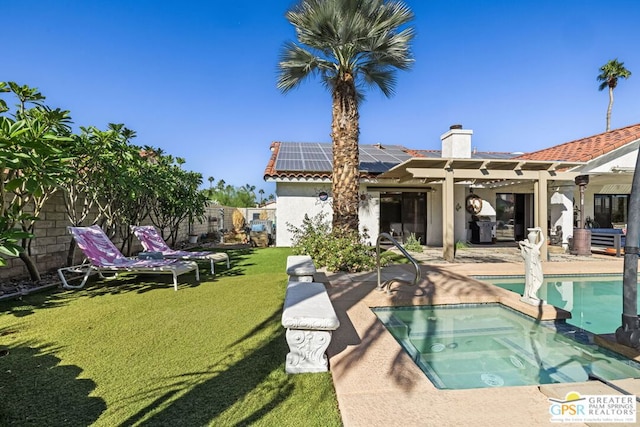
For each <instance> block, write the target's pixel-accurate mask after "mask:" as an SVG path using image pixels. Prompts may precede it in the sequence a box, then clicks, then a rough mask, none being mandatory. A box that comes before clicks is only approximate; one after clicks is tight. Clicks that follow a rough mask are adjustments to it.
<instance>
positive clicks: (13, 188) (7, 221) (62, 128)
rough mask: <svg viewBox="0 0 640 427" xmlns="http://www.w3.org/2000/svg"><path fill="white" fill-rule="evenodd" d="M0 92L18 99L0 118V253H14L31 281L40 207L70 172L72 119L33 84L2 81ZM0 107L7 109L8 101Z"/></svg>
mask: <svg viewBox="0 0 640 427" xmlns="http://www.w3.org/2000/svg"><path fill="white" fill-rule="evenodd" d="M0 92H12V93H13V95H15V97H16V98H17V99H18V101H19V103H18V105H17V106H16V110H15V111H14V113H13V114H12V115H4V116H0V187H1V188H0V246H3V245H4V246H3V247H4V249H5V250H0V252H2V253H4V254H5V255H12V254H17V255H18V256H19V257H20V259H21V260H22V261H23V262H24V264H25V267H26V268H27V271H28V272H29V276H30V277H31V279H32V280H40V272H39V270H38V267H37V265H36V263H35V261H34V260H33V258H32V256H33V251H32V243H33V236H34V231H35V228H36V224H37V222H36V221H37V219H38V217H39V215H40V213H41V210H42V207H43V206H44V204H45V202H46V201H47V200H48V199H49V198H50V197H51V196H52V195H53V194H54V193H55V192H56V191H57V190H58V188H59V186H60V184H61V182H62V181H63V179H64V177H65V176H66V175H67V174H68V171H69V168H68V161H69V155H68V154H67V153H66V152H65V150H64V149H63V144H64V143H65V142H68V141H69V140H70V135H71V128H70V123H71V118H70V116H69V112H68V111H64V110H60V109H55V110H53V109H51V108H49V107H47V106H46V105H43V104H42V101H43V100H44V99H45V98H44V96H42V94H41V93H40V92H38V90H37V89H35V88H30V87H29V86H20V85H18V84H16V83H15V82H9V83H8V84H7V83H0ZM0 107H1V109H2V110H0V112H2V113H7V112H9V109H8V108H7V107H6V103H2V104H1V105H0ZM16 233H18V234H16ZM3 235H4V236H5V238H4V239H3V237H2V236H3ZM6 236H9V238H8V239H7V238H6ZM18 239H19V241H20V245H19V246H20V249H19V250H17V251H16V246H17V242H18ZM7 245H8V246H7ZM7 248H8V249H9V250H6V249H7Z"/></svg>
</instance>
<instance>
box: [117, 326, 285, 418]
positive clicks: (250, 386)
mask: <svg viewBox="0 0 640 427" xmlns="http://www.w3.org/2000/svg"><path fill="white" fill-rule="evenodd" d="M277 317H278V316H277V313H274V315H273V316H271V317H270V319H274V318H277ZM287 348H288V347H287V344H286V340H285V337H284V330H281V329H280V328H279V329H278V330H277V331H274V333H272V334H270V335H269V337H268V338H267V339H266V340H265V341H264V342H263V343H262V344H261V345H260V346H258V347H257V348H255V349H254V350H253V351H252V352H250V353H248V354H247V355H246V356H245V357H243V358H242V359H241V360H238V361H237V362H236V363H234V364H232V365H229V366H225V361H224V358H225V357H226V356H223V357H222V358H221V360H220V361H219V363H216V364H215V365H213V366H212V367H211V369H210V370H209V371H207V372H192V373H185V374H183V375H181V376H180V377H178V378H176V379H175V380H176V383H175V384H174V385H173V386H172V387H171V389H170V390H166V391H165V392H164V394H163V395H162V396H160V397H159V398H157V399H156V400H154V401H153V402H152V403H151V404H149V405H148V406H147V407H146V408H144V409H142V410H141V411H140V412H138V413H137V414H135V415H134V416H132V417H130V418H129V419H127V420H125V421H124V422H123V423H122V425H125V426H130V425H149V426H151V425H207V424H209V423H210V422H212V421H213V420H215V419H216V418H217V417H219V416H220V415H221V414H223V413H224V412H225V411H227V410H229V409H230V408H232V407H234V406H235V405H237V404H238V402H239V401H241V400H244V399H247V401H248V402H247V403H245V404H244V405H242V407H240V408H238V406H236V408H234V410H237V411H239V412H240V413H242V415H241V416H242V417H243V419H234V421H233V425H238V426H239V425H251V424H253V423H256V422H258V421H259V420H261V419H262V418H263V417H264V416H265V415H266V414H268V413H269V412H271V411H272V410H273V409H275V408H276V407H278V406H279V405H280V404H281V403H282V402H284V401H286V400H287V399H288V398H289V397H290V396H291V394H292V393H293V391H294V385H293V383H292V382H291V380H290V379H289V377H288V376H282V377H281V378H283V379H277V378H278V377H277V376H273V375H272V373H273V372H274V371H275V370H277V369H283V361H284V357H285V353H286V349H287ZM203 376H206V377H208V379H205V380H204V381H203V380H201V378H202V377H203ZM269 377H272V378H271V379H269ZM183 389H188V391H187V392H186V393H184V394H183V395H182V396H180V397H178V398H176V399H175V400H173V399H174V398H175V395H176V394H177V393H181V392H182V390H183ZM152 392H154V393H155V392H157V390H156V391H152ZM252 393H255V395H254V396H253V397H254V398H256V399H259V400H260V401H262V402H265V403H264V404H263V405H262V406H260V407H258V408H255V409H254V410H252V411H250V412H248V411H246V409H244V408H246V407H247V406H250V405H251V398H252V397H251V394H252ZM265 395H269V396H271V397H270V398H265ZM169 401H170V402H169ZM167 402H169V403H167ZM163 406H164V409H160V408H161V407H163ZM158 409H160V411H159V412H157V413H155V414H153V415H151V416H149V417H147V416H148V414H149V413H151V412H155V411H157V410H158ZM243 409H244V411H245V412H243ZM239 416H240V414H239ZM143 419H144V421H141V420H143Z"/></svg>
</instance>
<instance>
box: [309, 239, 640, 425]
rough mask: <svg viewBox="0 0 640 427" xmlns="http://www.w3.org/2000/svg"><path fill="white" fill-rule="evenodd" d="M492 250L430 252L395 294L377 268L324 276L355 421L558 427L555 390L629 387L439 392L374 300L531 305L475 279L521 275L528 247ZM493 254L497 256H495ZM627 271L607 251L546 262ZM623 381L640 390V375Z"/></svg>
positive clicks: (561, 270)
mask: <svg viewBox="0 0 640 427" xmlns="http://www.w3.org/2000/svg"><path fill="white" fill-rule="evenodd" d="M483 250H484V252H482V251H481V250H478V252H476V253H474V251H475V249H473V250H468V251H467V250H464V251H458V254H457V261H459V262H455V263H446V262H444V261H443V260H442V259H441V258H440V259H439V260H438V259H436V257H437V256H438V252H437V249H435V250H434V251H433V253H428V250H425V253H423V254H419V256H417V257H416V258H420V259H421V260H422V261H423V262H425V264H423V265H422V266H421V273H422V280H421V281H420V283H419V284H418V285H417V286H409V285H407V284H400V283H394V284H392V286H391V289H392V292H391V294H390V295H387V293H385V292H380V291H378V290H376V286H377V274H376V273H375V272H374V273H371V272H369V273H359V274H348V273H323V274H321V275H320V276H323V275H324V277H320V279H322V281H324V282H325V284H326V285H327V290H328V293H329V295H330V297H331V300H332V302H333V304H334V308H335V310H336V313H337V314H338V317H339V319H340V328H339V329H338V330H337V331H335V333H334V335H333V339H332V342H331V345H330V346H329V349H328V351H327V353H328V355H329V358H330V367H331V373H332V376H333V381H334V385H335V389H336V394H337V397H338V404H339V407H340V412H341V415H342V420H343V423H344V425H345V426H347V427H351V426H367V427H371V426H383V425H384V426H432V425H433V426H459V425H466V426H548V425H550V424H551V423H550V421H549V420H550V415H549V406H550V405H549V401H548V398H549V397H552V398H556V399H564V398H565V396H566V394H567V393H568V392H570V391H575V392H578V393H580V394H581V395H613V394H620V393H619V392H618V391H616V390H615V389H613V388H611V387H609V386H607V385H605V384H603V383H600V382H595V381H590V382H586V383H571V384H553V385H545V386H521V387H505V388H485V389H471V390H439V389H437V388H436V387H435V386H434V385H433V384H432V383H431V382H430V381H429V379H428V378H427V377H426V375H425V374H424V373H423V372H422V371H421V370H420V369H419V368H418V367H417V365H415V364H414V362H413V361H412V360H411V359H410V357H409V356H408V355H407V354H406V353H405V352H404V350H403V349H402V348H401V347H400V345H399V344H398V343H397V342H396V340H395V339H394V338H393V337H392V336H391V334H390V333H388V332H387V330H386V329H385V328H384V326H383V325H382V323H380V322H379V321H378V320H377V318H376V316H375V315H374V314H373V312H372V311H371V309H370V307H375V306H392V305H430V304H451V303H465V302H467V303H470V302H493V301H496V302H501V303H503V304H506V305H510V306H512V307H514V308H516V309H518V304H521V305H524V304H522V303H520V302H519V301H518V297H517V296H516V295H515V294H513V293H511V292H509V291H505V290H503V289H500V288H497V287H495V286H492V285H488V284H485V283H482V282H479V281H477V280H474V279H472V278H470V277H469V276H473V275H521V274H523V273H524V265H523V263H522V260H521V259H519V251H518V250H517V249H516V248H484V249H483ZM461 252H465V253H464V254H461ZM440 253H441V252H440ZM514 253H515V254H514ZM465 255H466V256H468V258H465ZM489 259H491V261H492V262H487V260H489ZM474 260H475V262H474ZM478 260H482V261H480V262H478ZM622 268H623V258H615V257H612V256H606V255H603V256H593V257H572V256H568V255H565V254H555V255H554V254H552V256H551V260H550V261H548V262H545V263H544V265H543V271H544V273H545V274H569V273H576V274H578V273H580V274H596V273H621V272H622ZM413 271H414V270H413V267H412V266H410V265H394V266H390V267H386V268H384V269H383V274H382V280H383V281H384V280H390V279H401V280H405V281H407V282H410V281H411V280H412V279H413ZM316 280H319V279H318V278H317V279H316ZM621 306H622V302H621ZM520 308H524V309H528V310H529V311H528V314H529V315H531V316H533V317H537V318H541V317H542V318H545V317H548V316H553V315H554V314H559V315H561V316H562V315H563V312H562V311H559V312H557V313H556V310H554V308H553V307H547V308H545V309H544V310H538V308H537V307H531V306H529V307H520ZM531 310H533V311H531ZM613 383H614V384H616V385H617V386H618V387H620V388H622V389H624V390H626V391H628V392H630V393H632V394H635V395H637V396H640V380H635V379H629V380H620V381H613ZM636 407H638V405H637V404H636ZM638 418H639V421H640V417H638ZM560 425H567V426H570V425H586V424H569V423H562V424H560ZM589 425H598V424H589ZM603 425H604V424H603ZM606 425H612V424H606ZM614 425H615V424H614ZM618 425H620V424H618ZM638 425H640V423H638Z"/></svg>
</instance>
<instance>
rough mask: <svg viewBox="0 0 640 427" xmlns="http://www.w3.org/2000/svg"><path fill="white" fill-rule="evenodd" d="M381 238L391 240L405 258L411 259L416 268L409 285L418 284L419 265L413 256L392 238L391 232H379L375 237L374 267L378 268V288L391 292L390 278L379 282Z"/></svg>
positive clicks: (419, 276)
mask: <svg viewBox="0 0 640 427" xmlns="http://www.w3.org/2000/svg"><path fill="white" fill-rule="evenodd" d="M382 239H386V240H388V241H389V242H391V243H392V244H393V245H394V246H395V247H396V248H398V249H399V250H400V252H401V253H402V255H404V256H405V258H407V259H408V260H409V261H411V263H412V264H413V266H414V267H415V269H416V276H415V277H414V279H413V283H411V285H412V286H413V285H416V284H418V282H419V281H420V278H421V275H420V266H419V265H418V261H416V260H415V258H413V257H412V256H411V255H409V252H407V250H406V249H405V248H403V247H402V245H401V244H400V243H398V241H397V240H396V239H394V238H393V236H391V234H389V233H380V234H378V238H377V239H376V267H377V269H378V290H379V291H381V290H383V289H384V288H385V286H386V288H387V294H389V293H391V282H392V280H387V281H386V282H384V283H380V242H381V241H382Z"/></svg>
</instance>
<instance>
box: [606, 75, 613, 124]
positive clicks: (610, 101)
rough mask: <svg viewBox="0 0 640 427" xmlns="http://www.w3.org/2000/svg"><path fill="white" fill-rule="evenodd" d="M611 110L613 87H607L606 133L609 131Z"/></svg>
mask: <svg viewBox="0 0 640 427" xmlns="http://www.w3.org/2000/svg"><path fill="white" fill-rule="evenodd" d="M612 108H613V87H611V86H609V106H608V107H607V132H609V130H610V129H611V109H612Z"/></svg>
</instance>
